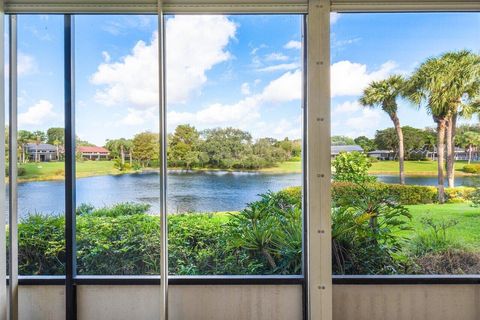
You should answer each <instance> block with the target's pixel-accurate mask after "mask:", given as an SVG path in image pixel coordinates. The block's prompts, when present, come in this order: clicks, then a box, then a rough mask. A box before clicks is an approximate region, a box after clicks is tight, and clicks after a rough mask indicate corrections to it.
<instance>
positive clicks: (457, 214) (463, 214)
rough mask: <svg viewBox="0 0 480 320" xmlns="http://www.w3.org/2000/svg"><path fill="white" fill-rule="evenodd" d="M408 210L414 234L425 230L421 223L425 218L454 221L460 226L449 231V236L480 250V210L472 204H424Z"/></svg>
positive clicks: (410, 207) (409, 207)
mask: <svg viewBox="0 0 480 320" xmlns="http://www.w3.org/2000/svg"><path fill="white" fill-rule="evenodd" d="M407 208H408V209H409V210H410V213H411V214H412V216H413V217H412V221H411V226H412V227H413V233H415V232H418V231H421V230H424V229H425V226H424V225H423V224H422V223H421V219H422V218H423V217H431V218H432V219H434V220H435V221H442V219H443V220H446V221H448V220H450V219H454V220H457V221H458V224H457V225H455V226H453V227H451V228H449V229H447V235H448V236H450V238H451V239H452V240H454V241H457V242H458V243H460V244H462V245H467V246H471V247H472V248H475V249H480V208H474V207H472V206H471V205H470V203H452V204H449V203H447V204H443V205H439V204H424V205H413V206H407Z"/></svg>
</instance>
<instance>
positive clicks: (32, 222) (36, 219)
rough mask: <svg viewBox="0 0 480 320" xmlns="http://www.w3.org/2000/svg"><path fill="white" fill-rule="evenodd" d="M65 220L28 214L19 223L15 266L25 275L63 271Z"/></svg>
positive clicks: (53, 273)
mask: <svg viewBox="0 0 480 320" xmlns="http://www.w3.org/2000/svg"><path fill="white" fill-rule="evenodd" d="M64 232H65V219H64V217H61V216H51V215H50V216H49V215H41V214H31V215H29V216H28V217H27V218H25V219H23V220H22V221H21V223H19V225H18V239H19V248H18V268H19V273H20V274H24V275H36V274H42V275H55V274H64V273H65V264H64V263H65V236H64Z"/></svg>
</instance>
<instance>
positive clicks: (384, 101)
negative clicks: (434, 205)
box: [359, 75, 405, 184]
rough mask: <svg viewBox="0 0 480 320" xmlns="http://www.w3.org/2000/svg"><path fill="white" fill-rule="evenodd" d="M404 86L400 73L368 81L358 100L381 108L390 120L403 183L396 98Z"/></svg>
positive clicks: (366, 104)
mask: <svg viewBox="0 0 480 320" xmlns="http://www.w3.org/2000/svg"><path fill="white" fill-rule="evenodd" d="M404 87H405V79H404V78H403V77H402V76H400V75H392V76H389V77H388V78H387V79H384V80H381V81H373V82H372V83H370V84H369V86H368V87H367V88H366V89H365V90H364V91H363V95H362V97H361V98H360V100H359V102H360V104H362V105H363V106H368V107H380V108H382V110H383V111H385V112H386V113H387V114H388V116H389V117H390V119H391V120H392V122H393V125H394V127H395V131H396V133H397V137H398V165H399V171H400V183H401V184H405V164H404V158H405V150H404V146H403V132H402V127H401V126H400V119H399V118H398V105H397V98H398V97H399V96H401V95H402V92H403V90H404Z"/></svg>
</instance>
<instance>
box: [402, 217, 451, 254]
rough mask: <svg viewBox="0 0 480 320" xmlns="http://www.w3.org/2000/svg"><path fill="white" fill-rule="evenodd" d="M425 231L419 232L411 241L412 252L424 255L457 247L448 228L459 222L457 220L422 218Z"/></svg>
mask: <svg viewBox="0 0 480 320" xmlns="http://www.w3.org/2000/svg"><path fill="white" fill-rule="evenodd" d="M422 224H423V227H424V231H423V232H420V233H417V234H416V235H415V236H414V237H413V239H411V241H409V246H410V251H411V254H413V255H414V256H423V255H425V254H427V253H432V252H445V251H447V250H449V249H452V248H453V247H455V243H453V242H452V240H451V239H450V238H449V237H448V234H447V230H448V229H450V228H452V227H454V226H456V225H457V224H458V221H457V220H454V219H449V220H445V219H444V220H441V221H435V220H433V219H432V218H422Z"/></svg>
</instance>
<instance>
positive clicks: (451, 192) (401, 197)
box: [280, 181, 480, 206]
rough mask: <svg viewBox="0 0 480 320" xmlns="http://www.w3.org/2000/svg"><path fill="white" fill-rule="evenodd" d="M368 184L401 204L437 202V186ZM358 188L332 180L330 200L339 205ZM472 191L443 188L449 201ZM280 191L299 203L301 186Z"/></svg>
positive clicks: (466, 197) (468, 197) (469, 196)
mask: <svg viewBox="0 0 480 320" xmlns="http://www.w3.org/2000/svg"><path fill="white" fill-rule="evenodd" d="M368 186H369V188H372V189H375V190H377V191H382V192H386V193H387V194H388V195H389V197H390V198H391V199H392V200H395V201H396V202H398V203H400V204H402V205H415V204H428V203H436V202H437V188H435V187H433V186H417V185H401V184H388V183H381V182H375V183H369V184H368ZM359 190H360V191H361V190H362V185H359V184H356V183H351V182H344V181H334V182H332V201H333V203H334V204H335V205H336V206H341V205H342V202H343V199H346V200H347V201H350V200H349V199H351V198H352V197H356V196H358V194H359V193H358V191H359ZM474 192H475V188H472V187H455V188H445V193H446V195H447V199H448V201H449V202H451V203H456V202H465V201H468V200H472V197H473V196H474ZM280 193H284V194H286V195H288V196H290V197H292V199H295V200H292V201H296V202H297V203H301V196H302V188H301V187H290V188H286V189H284V190H282V191H280ZM478 198H479V204H480V192H479V193H478Z"/></svg>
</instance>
